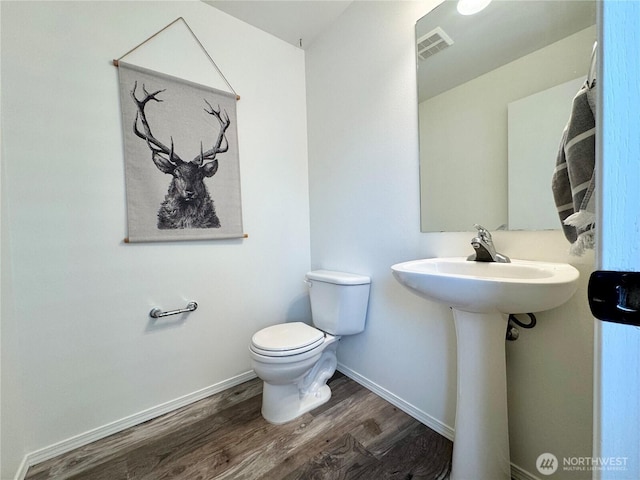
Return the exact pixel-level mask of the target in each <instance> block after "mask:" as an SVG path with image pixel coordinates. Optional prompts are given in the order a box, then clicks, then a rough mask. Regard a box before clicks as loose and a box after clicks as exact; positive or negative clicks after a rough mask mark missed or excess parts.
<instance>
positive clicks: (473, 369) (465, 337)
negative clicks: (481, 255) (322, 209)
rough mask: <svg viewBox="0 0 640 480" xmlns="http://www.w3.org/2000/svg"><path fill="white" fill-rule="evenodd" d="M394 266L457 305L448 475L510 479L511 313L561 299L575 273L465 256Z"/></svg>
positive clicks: (402, 278) (411, 285) (415, 288)
mask: <svg viewBox="0 0 640 480" xmlns="http://www.w3.org/2000/svg"><path fill="white" fill-rule="evenodd" d="M391 269H392V270H393V275H394V276H395V277H396V279H397V280H398V281H399V282H400V283H401V284H402V285H404V286H405V287H407V288H408V289H409V290H411V291H412V292H414V293H417V294H418V295H420V296H421V297H424V298H427V299H429V300H434V301H436V302H440V303H444V304H445V305H448V306H450V307H451V309H452V311H453V320H454V324H455V327H456V339H457V359H458V363H457V365H458V367H457V369H458V375H457V377H458V378H457V385H458V389H457V390H458V392H457V404H456V427H455V438H454V441H453V458H452V463H451V475H450V479H451V480H468V479H474V480H510V479H511V478H512V474H511V463H510V459H509V425H508V415H507V373H506V357H505V333H506V329H507V323H508V314H510V313H529V312H539V311H542V310H548V309H551V308H555V307H558V306H560V305H562V304H563V303H564V302H566V301H567V300H569V298H571V296H572V295H573V294H574V293H575V291H576V288H577V281H578V277H579V273H578V271H577V270H576V269H575V268H573V267H572V266H571V265H566V264H562V263H547V262H530V261H525V260H512V261H511V263H494V262H490V263H486V262H475V261H468V260H467V259H466V258H464V257H456V258H430V259H425V260H414V261H411V262H405V263H399V264H397V265H393V266H392V267H391ZM541 348H543V346H541Z"/></svg>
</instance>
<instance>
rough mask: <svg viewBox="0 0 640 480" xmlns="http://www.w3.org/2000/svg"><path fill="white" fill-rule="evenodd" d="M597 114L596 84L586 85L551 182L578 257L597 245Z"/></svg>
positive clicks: (576, 101)
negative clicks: (595, 193) (594, 193)
mask: <svg viewBox="0 0 640 480" xmlns="http://www.w3.org/2000/svg"><path fill="white" fill-rule="evenodd" d="M595 112H596V88H595V83H593V84H592V85H591V86H589V84H588V83H586V82H585V84H584V85H583V86H582V88H581V89H580V90H579V91H578V93H577V94H576V96H575V97H574V99H573V104H572V107H571V116H570V117H569V121H568V123H567V126H566V127H565V129H564V132H563V133H562V141H561V143H560V149H559V151H558V157H557V160H556V168H555V170H554V172H553V178H552V182H551V188H552V190H553V197H554V200H555V203H556V207H557V209H558V215H559V216H560V221H561V222H562V229H563V232H564V235H565V237H567V240H569V242H571V250H570V251H571V253H572V254H575V255H581V254H582V253H584V250H585V249H587V248H593V247H594V244H595V196H594V195H593V192H594V190H595V158H596V121H595Z"/></svg>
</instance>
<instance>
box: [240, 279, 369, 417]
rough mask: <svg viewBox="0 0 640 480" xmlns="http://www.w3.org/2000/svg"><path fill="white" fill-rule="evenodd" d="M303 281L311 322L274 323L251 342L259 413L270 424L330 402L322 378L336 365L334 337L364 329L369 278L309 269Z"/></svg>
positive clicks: (331, 371)
mask: <svg viewBox="0 0 640 480" xmlns="http://www.w3.org/2000/svg"><path fill="white" fill-rule="evenodd" d="M306 281H307V284H308V285H309V297H310V300H311V315H312V318H313V323H314V324H315V327H314V326H311V325H307V324H306V323H303V322H289V323H281V324H277V325H272V326H270V327H266V328H263V329H262V330H260V331H258V332H257V333H255V334H254V335H253V337H252V339H251V345H250V346H249V352H250V356H251V366H252V367H253V369H254V371H255V372H256V375H258V377H259V378H260V379H261V380H262V381H263V382H264V383H263V391H262V416H263V417H264V418H265V420H267V421H268V422H270V423H274V424H282V423H286V422H289V421H291V420H293V419H295V418H298V417H299V416H301V415H303V414H304V413H306V412H308V411H311V410H313V409H314V408H316V407H319V406H320V405H322V404H323V403H326V402H327V401H329V399H330V398H331V389H330V388H329V386H328V385H327V384H326V383H327V380H329V379H330V378H331V376H332V375H333V374H334V372H335V370H336V366H337V364H338V360H337V356H336V350H337V347H338V340H339V339H340V336H341V335H351V334H355V333H359V332H361V331H363V330H364V323H365V317H366V311H367V303H368V299H369V284H370V282H371V281H370V279H369V277H366V276H362V275H355V274H348V273H342V272H332V271H326V270H318V271H313V272H309V273H307V275H306ZM316 327H317V328H316Z"/></svg>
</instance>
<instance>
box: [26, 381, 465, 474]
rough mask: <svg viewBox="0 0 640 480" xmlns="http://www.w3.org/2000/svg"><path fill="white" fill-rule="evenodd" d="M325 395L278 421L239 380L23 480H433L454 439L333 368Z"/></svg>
mask: <svg viewBox="0 0 640 480" xmlns="http://www.w3.org/2000/svg"><path fill="white" fill-rule="evenodd" d="M330 385H331V390H332V392H333V395H332V398H331V400H330V401H329V402H328V403H326V404H325V405H323V406H321V407H319V408H317V409H316V410H314V411H313V412H311V413H307V414H305V415H303V416H302V417H300V418H298V419H296V420H294V421H292V422H290V423H287V424H285V425H280V426H276V425H271V424H269V423H267V422H266V421H265V420H264V419H263V418H262V416H261V415H260V403H261V400H262V396H261V391H262V382H260V381H259V380H258V379H255V380H252V381H249V382H246V383H243V384H242V385H239V386H237V387H234V388H231V389H229V390H226V391H224V392H222V393H219V394H217V395H213V396H211V397H209V398H206V399H204V400H201V401H199V402H196V403H194V404H192V405H189V406H187V407H184V408H181V409H179V410H176V411H174V412H171V413H168V414H166V415H163V416H161V417H158V418H156V419H154V420H150V421H148V422H145V423H143V424H141V425H138V426H136V427H133V428H130V429H127V430H125V431H123V432H120V433H117V434H115V435H112V436H110V437H108V438H105V439H103V440H100V441H98V442H94V443H92V444H90V445H87V446H85V447H82V448H79V449H77V450H74V451H72V452H69V453H67V454H64V455H61V456H59V457H57V458H54V459H51V460H48V461H46V462H43V463H41V464H39V465H36V466H33V467H31V468H30V469H29V471H28V472H27V477H26V478H27V479H28V480H41V479H56V480H64V479H74V480H119V479H123V480H124V479H135V480H162V479H188V480H210V479H217V480H303V479H304V480H334V479H335V480H338V479H362V480H426V479H430V480H431V479H433V480H436V479H438V480H440V479H444V478H447V477H448V474H449V470H450V467H451V452H452V447H453V444H452V443H451V442H450V441H449V440H447V439H446V438H444V437H442V436H440V435H439V434H437V433H435V432H434V431H433V430H431V429H429V428H428V427H426V426H424V425H423V424H421V423H420V422H418V421H417V420H415V419H413V418H411V417H410V416H408V415H407V414H405V413H404V412H402V411H400V410H398V409H397V408H396V407H394V406H393V405H391V404H389V403H388V402H386V401H385V400H383V399H382V398H380V397H378V396H377V395H375V394H373V393H372V392H370V391H368V390H367V389H365V388H364V387H362V386H360V385H359V384H357V383H356V382H354V381H353V380H351V379H349V378H347V377H345V376H344V375H342V374H339V373H338V374H336V375H335V376H334V378H333V379H332V380H331V381H330Z"/></svg>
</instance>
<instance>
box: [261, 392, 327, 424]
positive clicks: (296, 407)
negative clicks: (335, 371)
mask: <svg viewBox="0 0 640 480" xmlns="http://www.w3.org/2000/svg"><path fill="white" fill-rule="evenodd" d="M330 398H331V389H330V388H329V386H328V385H323V386H322V387H320V388H319V389H318V390H316V391H315V392H314V393H310V394H308V395H305V396H304V397H303V398H300V390H299V388H298V386H297V385H270V384H268V383H266V382H264V387H263V390H262V416H263V417H264V419H265V420H266V421H267V422H269V423H273V424H274V425H282V424H283V423H287V422H290V421H291V420H294V419H296V418H298V417H299V416H301V415H303V414H305V413H307V412H309V411H311V410H313V409H314V408H317V407H319V406H320V405H323V404H325V403H327V402H328V401H329V399H330Z"/></svg>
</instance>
